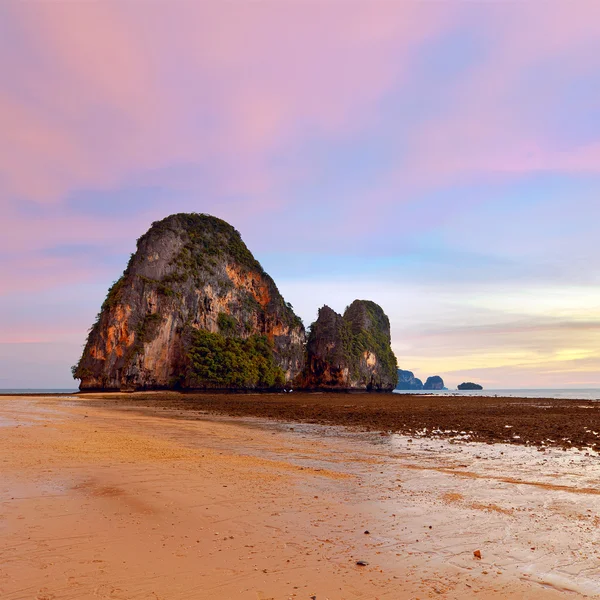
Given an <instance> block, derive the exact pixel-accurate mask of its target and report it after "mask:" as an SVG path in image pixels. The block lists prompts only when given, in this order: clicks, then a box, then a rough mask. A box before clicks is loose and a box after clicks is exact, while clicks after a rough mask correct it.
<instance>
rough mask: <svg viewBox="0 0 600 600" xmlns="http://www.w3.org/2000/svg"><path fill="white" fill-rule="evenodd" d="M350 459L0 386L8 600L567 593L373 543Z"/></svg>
mask: <svg viewBox="0 0 600 600" xmlns="http://www.w3.org/2000/svg"><path fill="white" fill-rule="evenodd" d="M2 425H4V426H2ZM323 457H328V458H329V461H328V467H327V468H324V467H323V466H322V465H321V463H320V462H319V460H320V459H322V458H323ZM371 463H372V466H371V468H372V469H373V470H377V469H378V466H377V461H376V460H372V461H371ZM369 464H370V463H368V464H367V466H369ZM336 465H337V466H336ZM346 466H347V465H346V464H345V457H344V455H343V454H341V455H340V454H339V453H334V452H333V450H332V447H331V446H330V444H329V442H328V441H327V439H320V440H319V439H317V440H316V439H314V438H311V437H310V436H302V435H300V434H298V433H294V432H289V431H287V430H283V429H280V430H275V431H270V430H269V429H263V428H259V427H253V426H244V425H243V424H241V423H240V424H236V423H235V422H223V421H180V420H174V419H165V418H159V417H157V416H152V415H143V414H136V413H132V412H127V411H117V410H108V409H99V408H91V407H83V406H78V405H77V402H71V403H69V402H65V400H63V399H58V398H41V399H40V398H35V399H32V398H29V399H27V398H22V397H21V398H3V399H0V469H1V471H0V472H1V479H0V506H1V512H0V536H1V537H0V540H1V542H0V598H2V599H3V600H20V599H38V600H59V599H65V600H66V599H73V600H75V599H77V600H80V599H86V598H90V599H92V598H93V599H99V598H100V599H103V598H104V599H109V598H110V599H119V600H120V599H123V600H124V599H128V600H133V599H153V600H179V599H181V600H183V599H185V600H190V599H226V598H232V599H238V598H239V599H251V600H268V599H274V600H275V599H277V600H279V599H288V598H294V599H306V600H309V599H310V598H311V597H315V596H316V598H317V599H318V600H325V599H327V598H328V599H329V600H334V599H335V600H341V599H348V600H350V599H352V600H354V599H359V598H364V599H370V600H373V599H377V598H378V599H382V600H383V599H390V600H392V599H393V600H399V599H400V600H401V599H404V598H406V599H411V600H415V599H417V598H419V599H425V598H494V599H496V598H498V599H500V598H508V597H510V598H528V599H535V598H540V599H541V598H544V599H549V600H550V599H552V598H560V597H564V594H561V593H559V592H557V591H554V590H548V589H544V588H542V587H540V586H537V585H536V584H533V583H530V582H527V581H520V580H518V579H514V578H513V579H511V578H509V577H507V576H505V575H503V574H502V573H489V572H487V571H485V570H484V567H482V565H481V564H480V562H479V561H477V560H476V559H475V558H473V560H472V567H467V568H459V567H456V566H451V565H448V564H444V563H443V562H439V563H436V562H435V561H434V562H432V561H428V560H426V557H424V556H420V555H419V554H418V553H406V552H402V550H401V549H399V548H395V547H383V546H381V545H379V544H378V543H377V539H376V537H374V536H373V535H372V534H373V533H376V530H377V528H381V527H385V523H383V522H381V521H380V520H378V519H380V518H379V517H378V516H377V515H376V514H369V513H366V512H365V511H364V509H363V507H364V504H363V503H358V502H356V498H357V496H356V494H357V493H358V491H359V490H360V495H361V497H362V498H364V497H369V494H371V493H372V494H373V496H376V495H377V494H378V493H379V491H378V490H375V489H373V490H369V489H366V488H365V485H368V483H366V482H365V481H364V480H362V479H361V478H360V476H358V475H356V473H353V472H352V470H351V469H347V468H346ZM450 500H454V501H456V500H460V498H458V497H456V498H453V499H450ZM486 509H489V510H493V507H491V506H490V507H486ZM394 518H398V519H401V518H402V515H397V517H396V515H394ZM366 528H369V529H372V530H373V531H372V534H370V535H365V533H364V530H365V529H366ZM471 553H472V549H469V550H468V551H467V554H468V555H469V556H470V555H471ZM361 559H363V560H367V561H368V562H369V565H368V566H366V567H358V566H356V564H355V563H356V561H357V560H361ZM469 561H470V558H469Z"/></svg>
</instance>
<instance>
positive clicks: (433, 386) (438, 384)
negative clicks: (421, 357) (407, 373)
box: [423, 375, 444, 390]
mask: <svg viewBox="0 0 600 600" xmlns="http://www.w3.org/2000/svg"><path fill="white" fill-rule="evenodd" d="M423 389H424V390H443V389H444V380H443V379H442V378H441V377H439V376H438V375H434V376H433V377H428V378H427V381H426V382H425V385H424V386H423Z"/></svg>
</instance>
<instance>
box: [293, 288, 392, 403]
mask: <svg viewBox="0 0 600 600" xmlns="http://www.w3.org/2000/svg"><path fill="white" fill-rule="evenodd" d="M390 341H391V339H390V322H389V319H388V318H387V316H386V315H385V313H384V312H383V310H382V309H381V307H380V306H378V305H377V304H375V303H374V302H370V301H368V300H355V301H354V302H353V303H352V304H351V305H350V306H349V307H348V308H347V309H346V311H345V312H344V315H343V316H342V315H339V314H338V313H336V312H335V311H334V310H332V309H331V308H329V307H328V306H324V307H323V308H321V309H320V310H319V316H318V318H317V320H316V321H315V322H314V323H313V324H312V326H311V331H310V335H309V337H308V343H307V347H306V348H307V359H306V368H305V370H304V373H303V374H302V376H301V377H300V378H299V379H298V384H299V386H300V387H304V388H308V389H340V390H361V389H362V390H369V391H371V390H372V391H391V390H393V389H394V387H395V386H396V382H397V376H398V375H397V364H396V357H395V356H394V353H393V352H392V349H391V345H390Z"/></svg>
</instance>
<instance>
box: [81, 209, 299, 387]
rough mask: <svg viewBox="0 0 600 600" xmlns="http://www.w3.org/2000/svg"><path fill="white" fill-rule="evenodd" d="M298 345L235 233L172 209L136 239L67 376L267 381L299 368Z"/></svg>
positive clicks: (210, 383)
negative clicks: (79, 358)
mask: <svg viewBox="0 0 600 600" xmlns="http://www.w3.org/2000/svg"><path fill="white" fill-rule="evenodd" d="M304 344H305V332H304V326H303V325H302V322H301V320H300V319H299V318H298V317H297V316H296V315H295V314H294V311H293V310H292V307H291V305H289V304H286V303H285V302H284V300H283V298H282V296H281V294H280V293H279V291H278V290H277V286H276V285H275V283H274V282H273V280H272V279H271V278H270V277H269V275H267V274H266V273H265V272H264V270H263V269H262V267H261V265H260V264H259V263H258V262H257V261H256V260H255V258H254V257H253V256H252V254H251V253H250V251H249V250H248V248H247V247H246V245H245V244H244V242H243V241H242V239H241V237H240V235H239V233H238V232H237V231H236V230H235V229H234V228H233V227H231V225H229V224H227V223H226V222H225V221H222V220H220V219H217V218H215V217H212V216H208V215H200V214H177V215H172V216H170V217H167V218H166V219H164V220H162V221H159V222H156V223H154V224H153V225H152V227H151V228H150V230H149V231H148V232H147V233H146V234H145V235H143V236H142V237H141V238H140V239H139V240H138V243H137V251H136V252H135V254H133V255H132V257H131V260H130V261H129V264H128V266H127V268H126V270H125V272H124V274H123V276H122V277H121V278H120V279H119V280H118V281H117V282H116V283H115V284H114V285H113V286H112V287H111V289H110V291H109V293H108V296H107V298H106V300H105V302H104V304H103V305H102V309H101V311H100V314H99V315H98V319H97V321H96V323H95V324H94V325H93V327H92V329H91V330H90V333H89V337H88V340H87V344H86V346H85V349H84V352H83V355H82V357H81V360H80V361H79V363H78V364H77V365H76V366H75V367H74V368H73V375H74V377H75V378H77V379H80V380H81V385H80V388H81V389H82V390H94V389H101V390H123V389H125V390H143V389H161V388H184V389H186V388H187V389H190V388H227V389H231V388H271V387H278V386H282V385H283V384H284V383H285V382H289V381H291V380H293V379H294V378H296V377H297V376H298V375H299V373H301V371H302V369H303V367H304V358H305V357H304Z"/></svg>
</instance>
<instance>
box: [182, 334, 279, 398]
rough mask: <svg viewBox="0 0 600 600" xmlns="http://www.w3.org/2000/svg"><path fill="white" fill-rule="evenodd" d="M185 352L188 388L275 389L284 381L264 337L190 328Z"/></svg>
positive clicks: (269, 345) (271, 348) (267, 341)
mask: <svg viewBox="0 0 600 600" xmlns="http://www.w3.org/2000/svg"><path fill="white" fill-rule="evenodd" d="M190 335H191V343H190V347H189V350H188V353H187V358H188V361H189V366H188V370H187V379H188V381H189V387H198V388H201V387H206V386H207V387H219V388H260V389H267V388H276V387H282V386H283V385H284V383H285V376H284V373H283V370H282V369H281V368H280V367H278V366H277V365H276V364H275V360H274V357H273V345H272V344H271V343H270V342H269V340H268V339H267V338H266V337H265V336H260V335H253V336H251V337H249V338H248V339H245V340H244V339H240V338H235V337H226V336H224V335H222V334H220V333H211V332H209V331H205V330H202V329H192V330H191V332H190Z"/></svg>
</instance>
